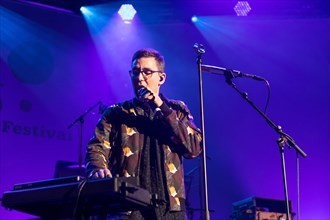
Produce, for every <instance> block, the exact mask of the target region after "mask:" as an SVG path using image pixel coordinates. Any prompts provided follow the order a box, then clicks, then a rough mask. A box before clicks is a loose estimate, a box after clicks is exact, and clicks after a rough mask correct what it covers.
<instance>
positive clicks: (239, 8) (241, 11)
mask: <svg viewBox="0 0 330 220" xmlns="http://www.w3.org/2000/svg"><path fill="white" fill-rule="evenodd" d="M234 10H235V12H236V15H237V16H247V15H248V13H249V12H250V11H251V7H250V5H249V3H248V2H247V1H238V2H237V4H236V5H235V7H234Z"/></svg>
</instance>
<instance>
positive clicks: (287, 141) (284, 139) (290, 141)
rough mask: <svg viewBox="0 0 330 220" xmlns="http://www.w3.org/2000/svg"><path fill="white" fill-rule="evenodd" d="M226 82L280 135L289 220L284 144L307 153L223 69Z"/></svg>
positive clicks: (279, 144) (304, 154) (304, 155)
mask: <svg viewBox="0 0 330 220" xmlns="http://www.w3.org/2000/svg"><path fill="white" fill-rule="evenodd" d="M224 75H225V79H226V83H228V84H229V85H230V86H231V87H232V88H233V89H235V90H236V91H237V92H238V93H239V94H240V95H241V96H242V98H243V99H244V100H245V101H247V102H248V103H249V104H250V105H251V106H252V107H253V108H254V109H255V110H256V111H257V112H258V113H259V114H260V115H261V116H262V117H263V118H264V119H265V120H266V122H267V123H268V125H270V127H272V128H273V129H274V130H275V131H276V132H277V133H278V134H279V135H280V137H279V138H278V140H277V144H278V146H279V148H280V153H281V162H282V175H283V185H284V194H285V206H286V216H287V220H291V216H290V213H289V212H290V209H289V199H288V189H287V180H286V171H285V159H284V146H285V144H288V145H289V147H292V148H294V149H295V150H296V152H297V154H300V155H301V156H302V157H304V158H305V157H307V154H306V153H305V152H304V151H303V150H302V149H300V148H299V147H298V145H297V144H296V143H295V142H294V140H293V139H292V138H291V137H290V136H289V135H288V134H286V133H284V132H283V131H282V127H281V126H279V125H275V124H274V123H273V122H272V121H271V120H270V119H269V118H268V117H267V115H265V114H264V113H263V112H262V111H261V110H260V109H259V108H258V107H257V106H256V105H255V104H254V103H253V102H252V101H251V100H250V99H249V98H248V94H247V93H246V92H241V91H240V90H239V89H238V88H237V87H236V85H235V84H234V83H233V82H232V79H233V78H234V73H233V72H232V71H224Z"/></svg>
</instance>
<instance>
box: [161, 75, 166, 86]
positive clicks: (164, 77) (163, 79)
mask: <svg viewBox="0 0 330 220" xmlns="http://www.w3.org/2000/svg"><path fill="white" fill-rule="evenodd" d="M165 80H166V73H161V74H159V85H162V84H163V83H164V82H165Z"/></svg>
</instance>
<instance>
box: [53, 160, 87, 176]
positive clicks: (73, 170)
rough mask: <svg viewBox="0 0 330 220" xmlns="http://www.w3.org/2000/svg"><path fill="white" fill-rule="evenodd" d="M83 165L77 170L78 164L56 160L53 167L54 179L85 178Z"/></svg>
mask: <svg viewBox="0 0 330 220" xmlns="http://www.w3.org/2000/svg"><path fill="white" fill-rule="evenodd" d="M85 173H86V172H85V165H82V166H81V169H79V163H77V162H73V161H65V160H58V161H57V162H56V165H55V173H54V178H59V177H67V176H85Z"/></svg>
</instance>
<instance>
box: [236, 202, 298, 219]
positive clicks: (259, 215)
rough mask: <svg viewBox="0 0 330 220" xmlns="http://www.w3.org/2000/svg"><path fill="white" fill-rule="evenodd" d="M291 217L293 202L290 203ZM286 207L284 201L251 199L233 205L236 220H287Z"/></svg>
mask: <svg viewBox="0 0 330 220" xmlns="http://www.w3.org/2000/svg"><path fill="white" fill-rule="evenodd" d="M289 208H290V215H291V217H292V216H293V213H292V212H291V211H292V210H291V201H289ZM285 212H286V205H285V201H284V200H278V199H269V198H260V197H249V198H246V199H244V200H241V201H238V202H234V203H233V204H232V215H231V217H232V218H233V219H234V220H285V219H287V218H286V216H287V214H285Z"/></svg>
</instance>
